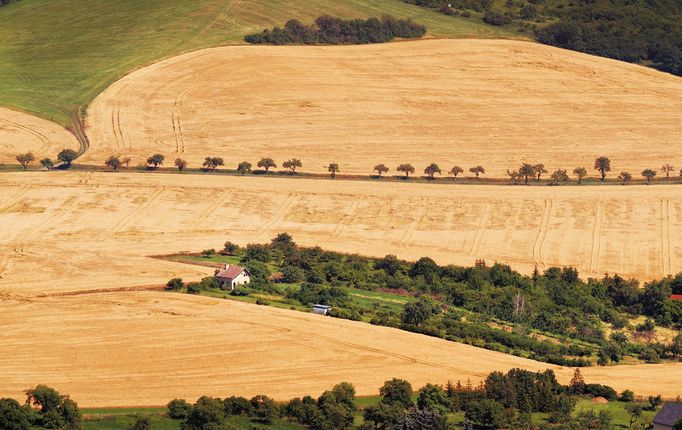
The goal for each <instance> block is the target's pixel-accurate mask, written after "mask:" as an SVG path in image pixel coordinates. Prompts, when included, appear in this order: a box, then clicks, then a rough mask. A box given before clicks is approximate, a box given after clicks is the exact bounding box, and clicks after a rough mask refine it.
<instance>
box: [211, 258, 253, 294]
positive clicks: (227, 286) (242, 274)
mask: <svg viewBox="0 0 682 430" xmlns="http://www.w3.org/2000/svg"><path fill="white" fill-rule="evenodd" d="M215 277H216V278H217V279H218V282H220V286H221V287H222V289H223V290H234V289H235V287H237V286H238V285H245V284H248V283H250V282H251V272H249V269H247V268H245V267H241V266H236V265H230V264H226V265H225V267H224V268H223V269H222V270H220V271H218V273H216V274H215Z"/></svg>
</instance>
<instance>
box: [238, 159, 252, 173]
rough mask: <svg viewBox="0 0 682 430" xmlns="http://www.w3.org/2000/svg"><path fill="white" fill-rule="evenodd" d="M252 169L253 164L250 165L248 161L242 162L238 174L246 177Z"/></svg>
mask: <svg viewBox="0 0 682 430" xmlns="http://www.w3.org/2000/svg"><path fill="white" fill-rule="evenodd" d="M251 167H252V166H251V163H249V162H248V161H242V162H241V163H239V165H238V166H237V172H239V173H241V174H242V175H246V174H247V173H249V172H250V171H251Z"/></svg>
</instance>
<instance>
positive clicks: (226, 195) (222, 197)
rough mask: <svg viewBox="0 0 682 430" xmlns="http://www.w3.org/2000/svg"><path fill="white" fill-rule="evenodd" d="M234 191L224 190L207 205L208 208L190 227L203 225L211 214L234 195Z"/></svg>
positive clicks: (194, 227)
mask: <svg viewBox="0 0 682 430" xmlns="http://www.w3.org/2000/svg"><path fill="white" fill-rule="evenodd" d="M232 195H233V193H232V192H229V191H228V192H222V193H220V194H219V195H218V196H217V197H216V198H214V199H213V201H212V202H211V203H210V204H209V205H208V206H207V207H206V210H204V211H203V212H202V213H201V214H200V215H199V216H198V217H197V219H196V220H194V222H193V223H192V224H190V226H189V228H190V229H196V228H199V227H201V225H202V224H203V223H204V222H205V221H206V220H207V219H208V218H209V217H210V216H211V215H213V214H214V213H215V211H216V210H218V209H219V208H222V207H223V205H224V204H225V202H226V201H227V200H228V199H230V198H231V197H232Z"/></svg>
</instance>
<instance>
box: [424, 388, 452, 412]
mask: <svg viewBox="0 0 682 430" xmlns="http://www.w3.org/2000/svg"><path fill="white" fill-rule="evenodd" d="M451 405H452V403H451V401H450V398H449V397H448V396H447V394H446V393H445V390H444V389H443V387H442V386H440V385H435V384H426V385H424V386H423V387H422V388H421V389H420V390H419V395H418V396H417V407H418V408H419V409H422V410H427V411H432V412H437V413H438V414H441V415H443V414H446V413H447V412H448V411H449V410H450V407H451Z"/></svg>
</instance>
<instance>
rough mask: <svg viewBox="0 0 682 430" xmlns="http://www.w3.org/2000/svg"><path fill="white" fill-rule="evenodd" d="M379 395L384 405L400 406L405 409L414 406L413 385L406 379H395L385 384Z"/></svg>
mask: <svg viewBox="0 0 682 430" xmlns="http://www.w3.org/2000/svg"><path fill="white" fill-rule="evenodd" d="M379 394H380V395H381V402H382V403H387V404H398V405H400V406H401V407H402V408H403V409H407V408H410V407H412V406H413V405H414V403H413V402H412V385H411V384H410V383H409V382H407V381H405V380H404V379H396V378H393V379H391V380H390V381H386V382H384V385H383V386H382V387H381V388H379Z"/></svg>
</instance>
